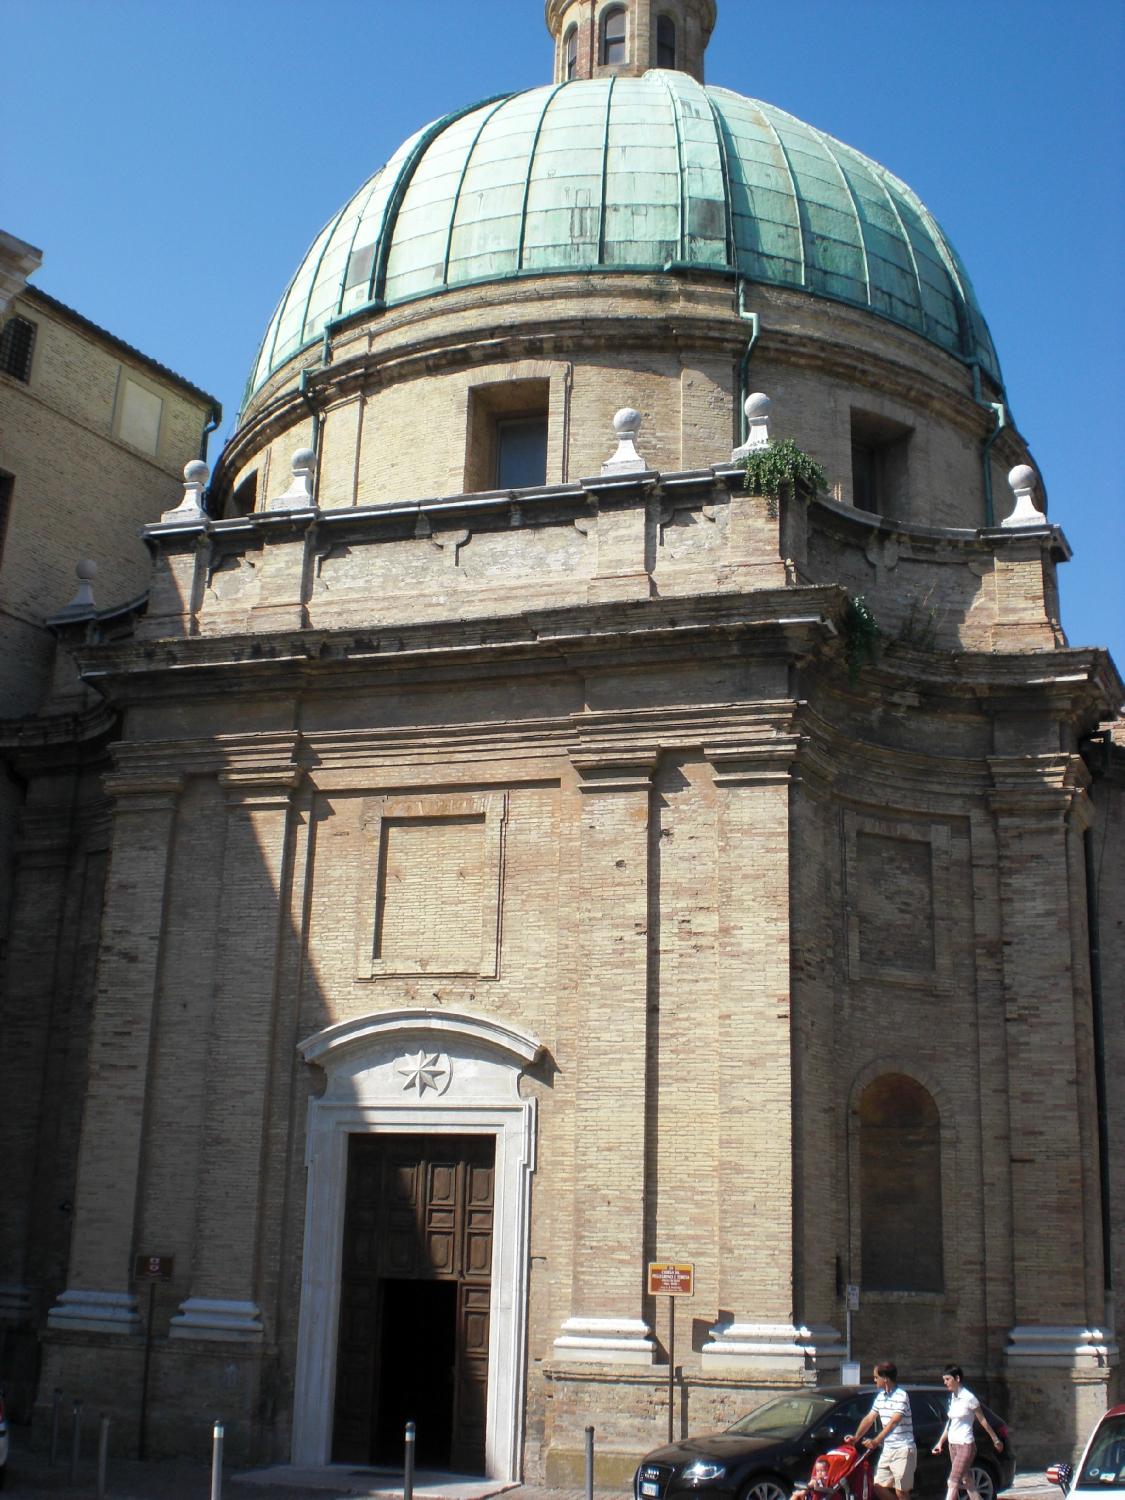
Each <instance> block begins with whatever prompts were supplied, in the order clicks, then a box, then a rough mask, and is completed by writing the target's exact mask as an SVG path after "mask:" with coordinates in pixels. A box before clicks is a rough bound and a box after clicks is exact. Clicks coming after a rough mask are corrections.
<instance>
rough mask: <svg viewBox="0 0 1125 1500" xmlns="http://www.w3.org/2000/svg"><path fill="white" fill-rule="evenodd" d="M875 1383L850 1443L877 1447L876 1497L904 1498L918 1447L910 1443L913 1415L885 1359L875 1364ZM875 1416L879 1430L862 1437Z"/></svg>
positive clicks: (895, 1372) (881, 1499) (882, 1499)
mask: <svg viewBox="0 0 1125 1500" xmlns="http://www.w3.org/2000/svg"><path fill="white" fill-rule="evenodd" d="M875 1384H876V1386H877V1387H878V1390H877V1393H876V1396H875V1400H874V1401H873V1402H872V1403H871V1410H870V1411H869V1412H868V1413H867V1415H866V1416H865V1417H864V1419H863V1421H862V1422H861V1423H860V1424H859V1426H858V1427H857V1428H856V1430H855V1437H854V1438H850V1439H845V1441H850V1442H855V1443H859V1442H864V1443H865V1444H866V1446H867V1447H868V1448H869V1449H872V1450H874V1449H878V1452H879V1467H878V1468H877V1469H876V1470H875V1496H876V1500H895V1497H896V1496H897V1500H908V1497H909V1495H910V1491H911V1489H912V1488H913V1486H914V1470H915V1467H916V1466H917V1463H918V1448H917V1445H916V1444H915V1442H914V1414H913V1412H912V1411H911V1410H910V1397H909V1396H908V1395H907V1394H906V1392H905V1391H904V1390H903V1388H902V1386H901V1385H899V1383H898V1368H897V1366H895V1365H893V1364H891V1362H890V1361H889V1360H884V1361H883V1362H882V1364H878V1365H876V1366H875ZM876 1417H877V1418H878V1419H879V1431H878V1432H877V1433H876V1435H875V1436H874V1437H870V1438H865V1437H864V1434H865V1433H866V1432H867V1429H868V1428H869V1427H871V1426H872V1425H873V1424H874V1422H875V1419H876Z"/></svg>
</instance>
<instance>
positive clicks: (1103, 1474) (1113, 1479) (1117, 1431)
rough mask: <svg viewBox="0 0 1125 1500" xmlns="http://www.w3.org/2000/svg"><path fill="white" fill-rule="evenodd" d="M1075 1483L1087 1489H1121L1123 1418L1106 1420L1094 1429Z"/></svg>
mask: <svg viewBox="0 0 1125 1500" xmlns="http://www.w3.org/2000/svg"><path fill="white" fill-rule="evenodd" d="M1078 1483H1079V1484H1080V1485H1089V1486H1090V1488H1091V1489H1093V1488H1094V1487H1095V1486H1096V1487H1097V1488H1098V1489H1106V1490H1125V1417H1107V1418H1106V1420H1105V1421H1104V1422H1103V1423H1102V1425H1101V1426H1100V1427H1099V1428H1098V1430H1097V1432H1096V1433H1095V1435H1094V1441H1093V1442H1092V1443H1091V1444H1090V1451H1089V1453H1087V1455H1086V1462H1085V1463H1084V1464H1083V1465H1082V1472H1081V1474H1079V1476H1078Z"/></svg>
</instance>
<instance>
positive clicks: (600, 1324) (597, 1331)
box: [555, 1318, 656, 1365]
mask: <svg viewBox="0 0 1125 1500" xmlns="http://www.w3.org/2000/svg"><path fill="white" fill-rule="evenodd" d="M555 1358H556V1359H558V1360H562V1361H565V1362H566V1363H568V1364H583V1365H585V1364H591V1363H593V1364H610V1365H651V1364H653V1363H654V1361H655V1359H656V1345H655V1343H654V1342H653V1339H652V1330H651V1328H650V1327H649V1326H648V1324H647V1323H646V1322H644V1320H643V1319H641V1318H567V1320H566V1322H565V1323H564V1324H563V1326H562V1332H561V1333H560V1334H559V1336H558V1338H557V1339H556V1340H555Z"/></svg>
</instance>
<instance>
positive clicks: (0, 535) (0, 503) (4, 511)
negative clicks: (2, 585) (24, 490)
mask: <svg viewBox="0 0 1125 1500" xmlns="http://www.w3.org/2000/svg"><path fill="white" fill-rule="evenodd" d="M15 487H16V481H15V479H14V477H13V476H12V475H11V474H5V473H3V472H2V471H0V562H3V560H4V542H5V539H6V538H7V535H8V518H9V516H10V515H11V513H12V491H13V490H14V489H15Z"/></svg>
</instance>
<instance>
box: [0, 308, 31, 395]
mask: <svg viewBox="0 0 1125 1500" xmlns="http://www.w3.org/2000/svg"><path fill="white" fill-rule="evenodd" d="M34 350H35V324H34V323H32V322H30V321H29V320H28V319H27V318H21V317H19V316H18V314H16V315H13V316H12V317H10V318H9V319H8V321H7V322H6V323H5V324H4V329H3V332H2V333H0V370H3V372H4V374H5V375H11V376H12V377H13V378H14V379H15V380H22V381H23V383H24V384H25V385H26V384H27V382H28V381H29V380H30V379H31V356H32V353H33V352H34Z"/></svg>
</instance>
